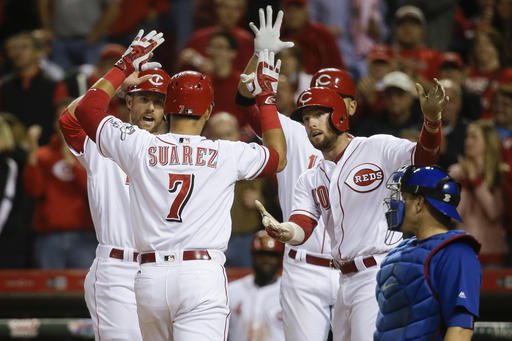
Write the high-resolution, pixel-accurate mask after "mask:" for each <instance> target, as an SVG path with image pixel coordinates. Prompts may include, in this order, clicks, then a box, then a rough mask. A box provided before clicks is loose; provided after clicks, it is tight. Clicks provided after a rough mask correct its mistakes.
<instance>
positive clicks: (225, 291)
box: [219, 264, 231, 341]
mask: <svg viewBox="0 0 512 341" xmlns="http://www.w3.org/2000/svg"><path fill="white" fill-rule="evenodd" d="M219 266H220V267H221V270H222V275H223V276H224V293H225V294H226V307H228V313H227V315H226V321H225V322H224V341H225V340H227V339H228V326H229V316H230V315H231V311H230V309H229V296H228V284H227V283H228V278H227V277H226V270H225V268H224V266H222V265H220V264H219Z"/></svg>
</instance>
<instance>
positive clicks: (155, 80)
mask: <svg viewBox="0 0 512 341" xmlns="http://www.w3.org/2000/svg"><path fill="white" fill-rule="evenodd" d="M145 75H153V77H151V78H150V79H148V80H147V81H145V82H142V83H140V84H137V85H134V86H131V87H130V88H128V90H127V93H129V94H130V93H133V92H139V91H152V92H158V93H160V94H163V95H167V87H168V85H169V80H170V78H171V77H170V76H169V75H168V74H167V72H165V71H164V70H162V69H154V70H145V71H141V72H139V77H142V76H145Z"/></svg>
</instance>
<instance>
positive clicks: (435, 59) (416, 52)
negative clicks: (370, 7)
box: [388, 5, 440, 85]
mask: <svg viewBox="0 0 512 341" xmlns="http://www.w3.org/2000/svg"><path fill="white" fill-rule="evenodd" d="M425 25H426V20H425V16H424V14H423V12H422V11H421V10H420V9H419V8H418V7H415V6H410V5H407V6H402V7H400V8H399V9H398V10H397V11H396V13H395V25H394V32H393V37H392V40H393V42H392V45H391V46H388V49H389V50H388V53H390V54H391V56H392V57H393V58H394V59H395V60H396V61H397V62H398V64H399V65H398V67H399V69H400V70H401V71H403V72H405V73H407V74H408V75H409V77H411V78H412V79H413V80H416V81H418V82H420V83H422V84H425V85H428V84H429V81H428V80H430V79H432V78H434V77H435V76H436V73H437V67H438V64H439V58H440V52H439V51H438V50H435V49H430V48H428V47H426V46H425Z"/></svg>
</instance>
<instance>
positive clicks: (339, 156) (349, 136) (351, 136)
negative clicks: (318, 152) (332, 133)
mask: <svg viewBox="0 0 512 341" xmlns="http://www.w3.org/2000/svg"><path fill="white" fill-rule="evenodd" d="M347 136H348V144H347V145H346V146H345V149H343V150H342V151H341V153H340V154H339V155H338V156H336V159H334V163H338V161H340V160H341V158H342V157H343V154H345V151H346V150H347V148H348V145H349V144H350V142H352V139H353V138H354V136H353V135H350V134H347Z"/></svg>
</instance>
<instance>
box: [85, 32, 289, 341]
mask: <svg viewBox="0 0 512 341" xmlns="http://www.w3.org/2000/svg"><path fill="white" fill-rule="evenodd" d="M163 40H164V39H163V36H162V34H161V33H158V34H157V33H156V32H154V31H152V32H150V33H148V34H147V35H146V36H145V37H142V33H140V34H138V35H137V37H136V38H135V40H134V41H133V42H132V44H131V45H130V47H129V49H128V52H127V53H125V55H123V57H122V58H121V60H119V61H118V63H116V67H114V68H112V69H111V70H110V71H109V72H107V73H106V74H105V75H104V76H103V77H102V78H101V79H100V80H99V81H98V82H97V83H96V84H95V85H93V87H92V88H91V89H90V90H88V91H87V93H86V94H85V96H84V98H83V99H82V100H81V101H80V102H79V104H78V105H77V108H76V110H75V114H76V116H77V118H78V120H79V122H80V124H81V126H82V127H83V128H84V130H85V132H86V133H87V135H88V136H89V137H90V138H91V139H93V140H95V141H96V143H97V145H98V148H99V151H100V153H102V154H103V155H105V156H107V157H110V158H112V159H113V160H114V161H115V162H116V163H117V164H118V165H119V166H120V167H121V169H123V170H124V171H125V172H126V174H127V175H128V176H129V178H130V189H129V190H130V219H131V223H132V225H133V229H134V235H135V244H136V247H137V249H138V250H139V251H140V254H139V259H140V263H141V269H140V272H139V274H138V275H137V277H136V279H135V294H136V299H137V312H138V315H139V325H140V328H141V332H142V336H143V338H144V339H145V340H175V341H180V340H225V339H226V337H227V330H228V318H229V308H228V297H227V278H226V274H225V270H224V267H223V264H224V261H225V257H224V254H223V251H224V250H225V248H226V246H227V242H228V239H229V235H230V232H231V221H230V208H231V204H232V201H233V191H234V185H235V182H236V181H238V180H242V179H252V178H255V177H258V176H268V175H273V174H274V173H275V172H276V171H279V170H281V169H282V168H284V166H285V165H286V145H285V140H284V136H283V133H282V130H281V126H280V123H279V120H278V118H277V110H276V107H275V104H274V103H275V91H276V88H277V79H278V75H279V72H278V70H279V64H280V61H277V62H276V63H274V58H273V54H272V53H270V54H269V53H268V51H263V52H261V53H260V60H259V63H260V67H259V68H258V73H257V75H256V77H255V78H254V80H253V82H252V83H251V85H252V86H251V91H252V92H253V93H254V95H255V96H256V99H257V102H258V105H259V109H260V111H261V116H260V119H261V125H262V130H263V143H264V146H260V145H258V144H247V143H243V142H232V141H223V140H216V141H211V140H208V139H206V138H204V137H203V136H201V135H199V134H200V132H201V131H202V129H203V128H204V125H205V123H206V121H207V119H208V118H209V116H210V114H211V112H212V109H213V89H212V87H211V83H210V81H209V79H208V78H207V77H206V76H205V75H203V74H201V73H198V72H193V71H185V72H181V73H178V74H176V75H174V76H173V77H172V78H171V80H170V89H169V98H168V101H167V102H168V108H169V109H168V110H169V113H170V123H171V132H170V133H168V134H164V135H159V136H154V135H151V134H149V133H148V132H146V131H144V130H140V129H138V128H137V127H135V126H132V125H130V124H126V123H123V122H122V121H120V120H118V119H116V118H115V117H112V116H108V115H107V114H106V113H105V107H106V105H107V104H108V101H109V100H110V98H111V96H112V95H113V94H114V93H115V91H116V89H117V88H118V87H119V86H120V85H121V84H122V83H123V82H124V83H125V84H126V83H129V82H131V77H133V75H136V73H133V72H134V71H138V70H139V69H140V68H146V67H151V66H152V62H148V59H149V57H150V55H151V52H152V51H153V49H154V48H156V47H157V46H158V45H160V44H161V43H162V42H163ZM128 76H129V77H128ZM127 77H128V78H127Z"/></svg>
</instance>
